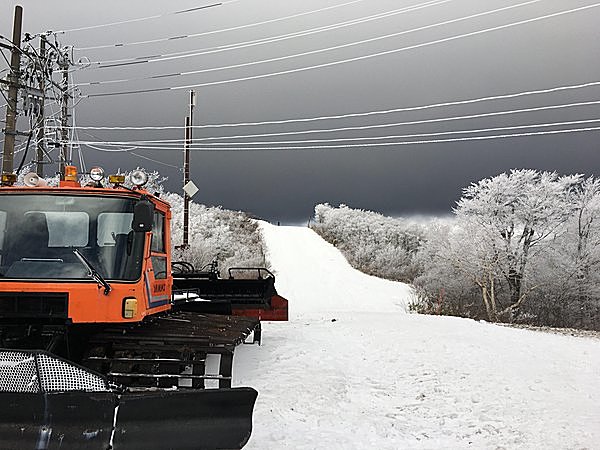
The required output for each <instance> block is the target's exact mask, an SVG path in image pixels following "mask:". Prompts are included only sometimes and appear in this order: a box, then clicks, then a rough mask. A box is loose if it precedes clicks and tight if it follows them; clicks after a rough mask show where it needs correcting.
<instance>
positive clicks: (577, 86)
mask: <svg viewBox="0 0 600 450" xmlns="http://www.w3.org/2000/svg"><path fill="white" fill-rule="evenodd" d="M594 86H600V81H592V82H588V83H582V84H572V85H565V86H556V87H552V88H546V89H538V90H532V91H522V92H516V93H511V94H502V95H494V96H488V97H479V98H474V99H468V100H455V101H450V102H443V103H433V104H429V105H421V106H410V107H404V108H394V109H387V110H377V111H367V112H361V113H349V114H338V115H329V116H318V117H304V118H299V119H283V120H269V121H262V122H238V123H223V124H209V125H194V128H230V127H231V128H235V127H245V126H259V125H260V126H262V125H282V124H289V123H301V122H315V121H320V120H337V119H347V118H355V117H367V116H376V115H381V114H391V113H397V112H409V111H422V110H428V109H435V108H442V107H447V106H462V105H469V104H474V103H481V102H486V101H493V100H506V99H513V98H520V97H525V96H530V95H539V94H551V93H556V92H563V91H571V90H577V89H584V88H588V87H594ZM78 128H79V129H80V130H111V131H117V130H144V131H147V130H152V131H160V130H182V129H184V128H185V127H184V126H179V125H168V126H127V127H107V126H83V127H81V126H80V127H78Z"/></svg>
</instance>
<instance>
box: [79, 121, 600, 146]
mask: <svg viewBox="0 0 600 450" xmlns="http://www.w3.org/2000/svg"><path fill="white" fill-rule="evenodd" d="M595 122H600V119H587V120H572V121H567V122H550V123H538V124H531V125H515V126H508V127H493V128H479V129H474V130H473V129H472V130H458V131H440V132H433V133H413V134H399V135H388V136H369V137H355V138H333V139H302V140H294V141H258V142H242V143H239V142H212V143H208V144H207V143H203V144H201V145H200V146H205V145H211V146H227V145H230V146H231V145H237V146H239V145H240V144H243V145H273V144H274V145H285V144H307V143H324V142H325V143H326V142H356V141H382V140H386V139H409V138H417V137H432V136H450V135H455V134H469V133H490V132H498V131H513V130H528V129H532V128H550V127H559V126H570V125H583V124H590V123H595ZM151 142H153V141H128V142H120V143H111V142H106V141H105V142H104V143H103V145H106V146H109V147H114V146H118V145H121V144H128V145H131V146H137V145H144V144H149V143H151ZM154 142H164V141H154ZM169 142H172V141H169ZM177 142H181V143H183V140H178V141H177ZM77 143H78V144H86V145H88V144H97V142H77ZM146 148H148V149H150V148H154V147H152V146H148V147H146ZM161 148H164V147H161ZM170 148H172V149H174V150H175V149H180V148H181V146H171V147H170Z"/></svg>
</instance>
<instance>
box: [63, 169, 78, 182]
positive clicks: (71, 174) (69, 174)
mask: <svg viewBox="0 0 600 450" xmlns="http://www.w3.org/2000/svg"><path fill="white" fill-rule="evenodd" d="M65 181H77V167H75V166H65Z"/></svg>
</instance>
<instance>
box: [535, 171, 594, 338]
mask: <svg viewBox="0 0 600 450" xmlns="http://www.w3.org/2000/svg"><path fill="white" fill-rule="evenodd" d="M571 207H572V214H571V217H570V218H569V220H568V221H567V222H566V224H565V231H564V233H563V234H561V235H560V236H558V237H557V238H556V239H555V240H554V241H553V242H552V244H551V245H552V246H551V252H549V253H548V254H547V255H546V258H544V260H542V261H539V265H540V267H539V270H537V271H536V273H535V277H536V281H537V282H538V283H539V284H540V285H541V286H542V288H541V289H540V291H541V292H540V295H539V296H538V298H536V299H535V300H536V301H537V304H536V305H533V308H532V309H533V311H535V313H536V315H537V316H539V320H540V322H541V323H546V324H552V325H558V326H578V327H586V328H594V326H596V327H597V326H598V324H595V323H594V322H595V321H597V320H598V319H600V300H599V299H600V220H599V219H598V218H599V217H600V180H597V179H594V178H593V177H590V178H587V179H585V180H583V181H582V182H581V183H580V184H579V185H578V186H577V187H576V189H575V190H574V192H573V194H572V196H571Z"/></svg>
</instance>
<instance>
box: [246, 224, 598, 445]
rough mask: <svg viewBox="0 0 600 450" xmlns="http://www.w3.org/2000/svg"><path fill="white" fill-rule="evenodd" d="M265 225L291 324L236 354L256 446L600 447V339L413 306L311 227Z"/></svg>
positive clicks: (268, 326) (400, 290)
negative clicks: (248, 390)
mask: <svg viewBox="0 0 600 450" xmlns="http://www.w3.org/2000/svg"><path fill="white" fill-rule="evenodd" d="M261 231H262V233H263V237H264V239H265V242H266V245H267V248H268V260H269V262H270V264H271V266H272V268H273V270H274V272H275V274H276V276H277V281H276V283H277V289H278V291H279V292H280V293H281V294H282V295H283V296H284V297H286V298H287V299H288V300H289V301H290V321H289V322H287V323H275V322H272V323H264V324H263V345H262V346H260V347H258V346H243V347H241V348H239V349H238V350H237V351H236V360H235V364H234V384H235V385H238V386H241V385H249V386H253V387H255V388H256V389H258V391H259V398H258V401H257V404H256V408H255V414H254V430H253V434H252V438H251V440H250V442H249V443H248V445H247V447H246V448H248V449H256V450H258V449H260V450H271V449H272V450H276V449H277V450H279V449H307V450H308V449H390V450H391V449H462V448H485V449H488V448H489V449H515V448H517V449H520V448H522V449H595V448H600V340H598V339H592V338H577V337H570V336H562V335H554V334H546V333H539V332H533V331H528V330H520V329H512V328H505V327H500V326H495V325H491V324H488V323H484V322H476V321H472V320H466V319H459V318H452V317H436V316H420V315H416V314H408V313H407V312H406V309H407V304H408V303H409V302H410V301H411V295H412V294H411V289H410V288H409V287H408V286H407V285H404V284H402V283H394V282H390V281H386V280H381V279H378V278H374V277H369V276H367V275H364V274H362V273H360V272H358V271H356V270H354V269H352V268H351V267H350V266H349V265H348V263H347V262H346V260H345V259H344V257H343V256H342V255H341V254H340V253H339V252H338V251H337V250H336V249H335V248H334V247H333V246H332V245H330V244H328V243H326V242H325V241H323V240H322V239H321V238H320V237H318V236H317V235H316V234H315V233H314V232H312V231H311V230H309V229H308V228H299V227H276V226H272V225H269V224H264V223H263V224H261Z"/></svg>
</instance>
